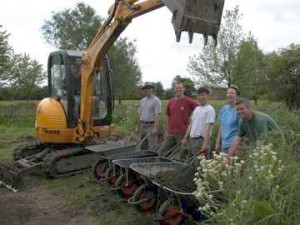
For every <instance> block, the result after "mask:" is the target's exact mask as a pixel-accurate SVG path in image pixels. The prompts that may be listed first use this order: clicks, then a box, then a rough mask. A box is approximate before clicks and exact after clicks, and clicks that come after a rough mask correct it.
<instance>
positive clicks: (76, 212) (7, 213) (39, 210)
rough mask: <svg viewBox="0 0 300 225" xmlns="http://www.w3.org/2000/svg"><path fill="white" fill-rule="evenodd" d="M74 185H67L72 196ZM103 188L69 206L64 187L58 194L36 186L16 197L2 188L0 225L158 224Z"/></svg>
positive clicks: (115, 194) (45, 187) (56, 191)
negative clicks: (64, 194)
mask: <svg viewBox="0 0 300 225" xmlns="http://www.w3.org/2000/svg"><path fill="white" fill-rule="evenodd" d="M52 181H53V182H57V183H61V182H62V181H56V180H52ZM37 182H38V181H37ZM47 182H49V181H47ZM50 183H51V181H50ZM73 185H74V184H72V183H70V191H71V192H73V188H74V187H73ZM30 186H31V185H30ZM105 186H106V185H101V184H100V185H99V190H98V192H97V193H91V194H92V197H91V198H87V199H86V200H83V201H82V200H81V201H80V202H79V203H76V204H75V205H74V204H70V201H68V200H67V198H65V197H64V196H63V193H66V191H65V190H64V188H65V187H63V186H62V187H61V190H60V189H59V188H56V190H55V191H53V189H52V190H51V189H49V190H47V186H43V185H37V187H35V186H31V187H29V188H28V189H27V190H26V191H23V192H19V193H13V192H11V191H9V190H7V189H5V188H2V187H1V188H0V225H53V224H55V225H99V224H111V225H119V224H122V225H140V224H143V225H154V224H157V222H155V220H153V214H144V213H140V212H139V211H138V210H137V209H135V208H134V207H132V206H130V205H128V204H127V202H126V201H125V200H124V199H123V198H121V197H120V196H119V195H118V194H117V193H113V192H111V191H109V190H108V188H107V187H105ZM52 188H53V187H52ZM58 192H61V193H60V194H56V193H58ZM75 195H76V193H75Z"/></svg>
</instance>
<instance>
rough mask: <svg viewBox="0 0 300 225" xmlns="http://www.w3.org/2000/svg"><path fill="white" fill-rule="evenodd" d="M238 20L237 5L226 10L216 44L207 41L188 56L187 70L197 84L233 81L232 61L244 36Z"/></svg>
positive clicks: (213, 84)
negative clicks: (199, 50) (194, 53)
mask: <svg viewBox="0 0 300 225" xmlns="http://www.w3.org/2000/svg"><path fill="white" fill-rule="evenodd" d="M240 20H241V15H240V13H239V8H238V7H237V6H236V7H235V8H234V9H232V10H227V11H226V12H225V16H224V18H223V24H221V27H220V32H219V35H218V40H219V43H218V45H217V46H215V44H214V43H212V42H209V43H208V44H207V45H206V46H204V47H203V51H202V52H200V53H199V54H198V55H194V56H192V57H190V59H189V64H188V70H189V72H190V74H192V75H193V76H194V78H195V81H196V82H197V84H198V85H199V84H201V85H208V86H224V85H226V86H230V85H231V84H232V83H235V81H236V80H235V78H234V74H233V69H234V61H235V59H236V56H237V53H238V51H239V47H240V43H241V41H242V40H243V38H244V34H243V32H242V27H241V25H240Z"/></svg>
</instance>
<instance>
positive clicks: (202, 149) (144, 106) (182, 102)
mask: <svg viewBox="0 0 300 225" xmlns="http://www.w3.org/2000/svg"><path fill="white" fill-rule="evenodd" d="M142 90H143V92H144V95H145V97H144V98H143V99H142V100H141V101H140V105H139V109H138V113H139V119H138V127H137V132H138V133H139V134H140V136H141V137H145V136H146V137H147V142H148V149H149V150H154V149H157V148H158V147H157V146H158V125H159V119H160V115H161V113H162V106H161V101H160V99H159V98H158V97H157V96H155V94H154V87H153V86H152V85H151V84H150V83H146V84H145V85H144V86H143V87H142ZM174 93H175V96H174V97H173V98H171V99H170V100H169V102H168V105H167V109H166V114H167V117H168V119H167V124H166V135H165V137H164V140H163V142H162V143H161V145H160V147H159V148H158V152H159V154H160V155H164V153H165V152H167V151H168V150H170V149H172V147H173V146H176V145H181V144H185V145H187V149H188V151H189V154H190V155H194V156H196V155H199V154H203V155H204V156H205V158H206V159H209V158H210V154H211V153H210V150H211V148H210V146H211V131H212V126H213V124H214V123H215V119H216V111H215V109H214V108H213V106H212V105H210V104H209V102H208V97H209V94H210V91H209V89H208V88H206V87H200V88H199V89H198V90H197V99H198V102H196V101H195V100H193V99H191V98H189V97H187V96H185V87H184V85H183V84H182V83H180V82H178V83H175V84H174ZM226 99H227V102H226V104H225V105H224V106H223V107H222V108H221V110H220V112H219V114H218V117H217V118H218V120H219V121H220V128H219V131H218V135H217V138H216V143H215V149H214V150H215V151H216V152H217V153H219V152H224V153H226V154H228V157H231V156H240V152H239V146H240V144H241V143H242V141H243V140H244V141H243V143H247V144H248V145H253V146H257V147H261V146H263V145H264V144H265V142H266V141H267V139H268V133H269V131H270V130H273V131H276V132H277V133H280V134H281V135H282V132H281V130H280V128H279V126H278V125H277V123H276V122H275V121H274V120H273V119H272V118H271V117H270V116H269V115H267V114H265V113H262V112H258V111H255V110H253V109H252V108H251V106H250V103H249V101H248V100H247V99H241V98H240V91H239V89H238V88H237V87H236V86H234V85H232V86H230V87H229V88H228V89H227V94H226Z"/></svg>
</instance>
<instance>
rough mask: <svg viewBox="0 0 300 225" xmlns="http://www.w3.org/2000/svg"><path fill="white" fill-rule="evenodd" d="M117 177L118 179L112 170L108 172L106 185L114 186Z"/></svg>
mask: <svg viewBox="0 0 300 225" xmlns="http://www.w3.org/2000/svg"><path fill="white" fill-rule="evenodd" d="M118 177H119V174H118V173H117V172H115V173H114V172H113V170H110V171H109V174H108V184H109V185H110V186H114V185H115V183H116V181H117V179H118Z"/></svg>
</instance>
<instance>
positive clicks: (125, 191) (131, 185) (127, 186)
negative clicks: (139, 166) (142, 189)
mask: <svg viewBox="0 0 300 225" xmlns="http://www.w3.org/2000/svg"><path fill="white" fill-rule="evenodd" d="M137 188H138V185H137V184H135V182H134V180H129V181H128V182H126V180H124V181H122V184H121V191H122V195H123V197H124V198H126V199H128V198H130V197H131V196H132V195H133V194H134V192H135V191H136V189H137Z"/></svg>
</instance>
